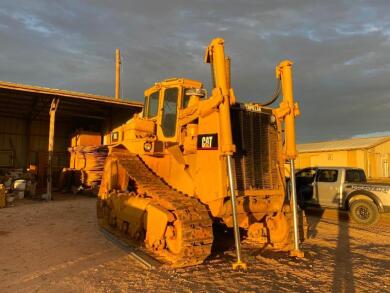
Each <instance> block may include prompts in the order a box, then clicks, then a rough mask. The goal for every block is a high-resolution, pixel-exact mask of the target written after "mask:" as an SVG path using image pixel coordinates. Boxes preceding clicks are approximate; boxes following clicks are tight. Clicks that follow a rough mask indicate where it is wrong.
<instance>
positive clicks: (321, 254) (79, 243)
mask: <svg viewBox="0 0 390 293" xmlns="http://www.w3.org/2000/svg"><path fill="white" fill-rule="evenodd" d="M308 221H309V225H310V227H311V232H310V235H309V236H310V238H309V239H307V240H306V241H305V243H304V245H303V250H304V251H305V258H304V259H294V258H291V257H289V256H288V255H287V254H285V253H275V252H267V251H263V252H261V251H259V250H257V249H251V248H250V247H248V246H247V245H244V246H243V256H244V258H245V260H246V261H247V263H248V271H246V272H241V271H233V270H232V269H231V262H232V261H233V260H234V251H233V250H231V249H230V250H225V251H222V250H221V251H219V253H216V254H214V255H213V256H212V257H211V258H210V259H209V260H207V261H206V263H205V264H203V265H200V266H197V267H192V268H183V269H163V268H158V269H145V268H144V267H142V266H141V265H140V264H139V263H137V262H136V261H134V260H133V259H132V258H131V257H130V256H129V254H128V253H127V252H126V251H125V250H123V249H122V248H121V247H119V246H118V245H116V244H115V243H113V242H111V241H109V240H107V238H106V237H105V236H104V235H103V234H102V233H101V232H100V231H99V229H98V226H97V223H96V219H95V199H94V198H90V197H83V196H73V195H66V196H57V197H56V200H55V201H52V202H50V203H47V202H40V201H29V200H22V201H19V202H17V204H16V206H15V207H10V208H6V209H1V210H0V292H138V291H141V290H142V291H146V292H237V291H242V292H314V291H315V292H390V274H389V268H390V215H386V216H382V218H381V220H380V222H379V223H378V224H377V225H376V226H374V227H369V228H362V227H359V226H357V225H355V224H353V223H349V221H348V217H347V215H346V214H345V213H339V212H337V211H335V210H327V211H325V212H323V211H318V210H316V211H311V213H310V216H309V217H308ZM230 240H232V239H230Z"/></svg>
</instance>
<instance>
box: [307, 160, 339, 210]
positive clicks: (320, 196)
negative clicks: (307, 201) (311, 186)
mask: <svg viewBox="0 0 390 293" xmlns="http://www.w3.org/2000/svg"><path fill="white" fill-rule="evenodd" d="M341 173H342V172H339V170H338V169H331V168H329V169H319V170H318V171H317V177H316V183H315V195H314V197H315V198H316V199H317V201H318V203H319V205H320V206H322V207H338V206H339V201H340V200H339V196H340V184H341V182H340V181H341Z"/></svg>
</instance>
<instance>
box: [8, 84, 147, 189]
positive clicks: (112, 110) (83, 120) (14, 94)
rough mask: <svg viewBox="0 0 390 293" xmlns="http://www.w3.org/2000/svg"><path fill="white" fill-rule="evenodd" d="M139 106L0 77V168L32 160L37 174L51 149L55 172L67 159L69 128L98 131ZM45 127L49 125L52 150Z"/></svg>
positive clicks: (107, 128) (43, 171)
mask: <svg viewBox="0 0 390 293" xmlns="http://www.w3.org/2000/svg"><path fill="white" fill-rule="evenodd" d="M141 110H142V104H141V103H139V102H131V101H128V100H124V99H121V100H119V99H114V98H113V97H108V96H99V95H93V94H87V93H80V92H74V91H67V90H59V89H51V88H45V87H39V86H30V85H23V84H17V83H11V82H4V81H0V168H27V167H28V166H29V165H30V164H34V165H37V167H38V172H40V174H41V175H42V174H46V171H47V168H48V164H49V163H50V155H52V160H51V162H52V168H53V174H55V173H56V172H57V171H58V170H60V169H61V168H62V167H66V166H68V164H69V162H68V160H69V158H68V152H67V148H68V146H69V139H70V136H71V134H72V133H74V131H76V130H80V129H82V130H85V131H95V132H100V133H101V134H102V136H103V135H104V134H106V133H108V132H109V131H110V130H112V129H113V128H115V127H117V126H119V125H121V124H123V123H125V122H126V121H127V120H128V119H130V118H131V117H132V116H133V115H134V114H135V113H137V112H140V111H141ZM50 121H51V122H52V123H50ZM50 124H51V126H52V129H50ZM54 126H55V127H54ZM50 130H51V131H54V130H55V131H54V136H53V142H54V145H53V148H52V153H51V152H50V145H49V137H50ZM48 146H49V147H48ZM41 181H42V179H41ZM39 183H40V184H41V185H42V184H43V183H45V182H38V184H39Z"/></svg>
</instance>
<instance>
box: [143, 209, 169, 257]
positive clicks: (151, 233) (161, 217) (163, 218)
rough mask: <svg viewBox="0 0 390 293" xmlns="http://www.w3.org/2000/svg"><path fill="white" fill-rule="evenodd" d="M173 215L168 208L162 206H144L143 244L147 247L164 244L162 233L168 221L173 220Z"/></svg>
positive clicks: (163, 233) (156, 246)
mask: <svg viewBox="0 0 390 293" xmlns="http://www.w3.org/2000/svg"><path fill="white" fill-rule="evenodd" d="M174 220H175V217H174V216H173V214H171V213H170V212H169V211H168V210H166V209H164V208H163V207H160V206H157V205H153V204H150V205H148V206H147V207H146V214H145V220H144V224H145V230H146V239H145V244H146V245H147V246H149V247H155V248H156V249H158V247H160V246H164V243H163V241H164V235H165V231H166V229H167V226H168V223H169V222H173V221H174Z"/></svg>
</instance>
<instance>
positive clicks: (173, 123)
mask: <svg viewBox="0 0 390 293" xmlns="http://www.w3.org/2000/svg"><path fill="white" fill-rule="evenodd" d="M180 92H181V91H180V88H179V87H170V88H163V90H162V103H161V115H160V121H159V127H158V133H157V135H158V138H159V140H161V141H171V142H176V141H177V112H178V105H179V99H180Z"/></svg>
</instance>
